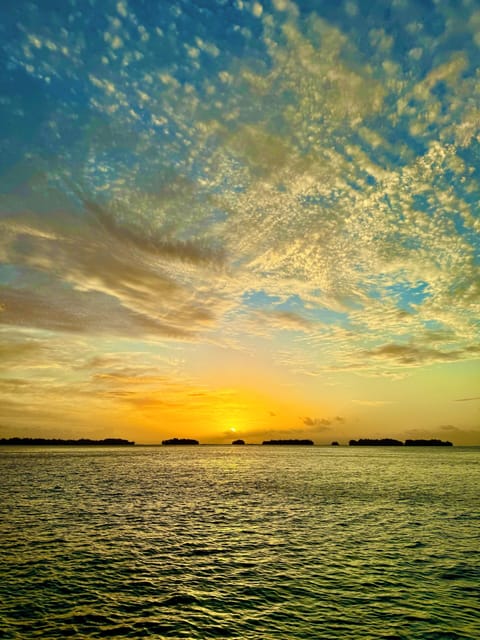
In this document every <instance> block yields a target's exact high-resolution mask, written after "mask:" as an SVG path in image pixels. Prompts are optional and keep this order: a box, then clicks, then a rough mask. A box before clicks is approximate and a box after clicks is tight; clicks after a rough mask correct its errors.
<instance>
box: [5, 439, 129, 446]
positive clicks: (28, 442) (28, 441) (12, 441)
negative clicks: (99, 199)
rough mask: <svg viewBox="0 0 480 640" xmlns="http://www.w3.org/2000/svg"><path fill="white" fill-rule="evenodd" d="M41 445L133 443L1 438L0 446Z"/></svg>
mask: <svg viewBox="0 0 480 640" xmlns="http://www.w3.org/2000/svg"><path fill="white" fill-rule="evenodd" d="M12 444H13V445H28V446H30V445H43V446H52V445H55V446H56V445H59V446H65V445H68V446H77V447H78V446H80V447H86V446H88V447H89V446H97V445H100V446H101V445H103V446H108V447H111V446H115V447H117V446H122V447H125V446H128V447H132V446H133V445H134V444H135V442H130V441H129V440H123V439H122V438H104V439H103V440H90V439H89V438H80V439H79V440H64V439H63V438H1V439H0V445H12Z"/></svg>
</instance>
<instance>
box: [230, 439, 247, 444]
mask: <svg viewBox="0 0 480 640" xmlns="http://www.w3.org/2000/svg"><path fill="white" fill-rule="evenodd" d="M232 444H245V440H241V439H240V440H234V441H233V442H232Z"/></svg>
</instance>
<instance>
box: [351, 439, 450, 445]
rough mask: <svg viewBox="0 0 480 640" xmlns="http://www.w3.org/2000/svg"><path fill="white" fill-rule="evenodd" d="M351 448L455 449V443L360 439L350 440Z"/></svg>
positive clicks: (432, 440)
mask: <svg viewBox="0 0 480 640" xmlns="http://www.w3.org/2000/svg"><path fill="white" fill-rule="evenodd" d="M348 444H349V445H350V446H351V447H403V446H405V447H453V443H451V442H449V441H448V440H438V439H437V438H432V439H431V440H405V444H404V443H403V442H402V441H401V440H395V439H394V438H360V439H359V440H350V442H349V443H348Z"/></svg>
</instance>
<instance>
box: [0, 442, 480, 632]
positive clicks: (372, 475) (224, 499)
mask: <svg viewBox="0 0 480 640" xmlns="http://www.w3.org/2000/svg"><path fill="white" fill-rule="evenodd" d="M0 479H1V482H0V545H1V546H0V553H1V556H0V638H12V639H25V638H48V639H53V638H237V639H238V640H246V639H250V638H251V639H255V640H267V639H268V640H283V639H285V640H295V639H297V638H298V639H300V638H302V639H303V638H308V639H314V638H341V639H342V640H347V639H350V638H351V639H359V638H362V639H365V638H390V639H394V638H412V639H423V638H431V639H437V638H469V639H472V640H478V639H479V638H480V498H479V495H480V448H461V447H453V448H441V447H440V448H435V447H426V448H422V447H419V448H416V447H413V448H398V447H391V448H388V447H387V448H385V447H354V448H352V447H350V448H349V447H338V448H336V447H295V446H293V447H284V446H281V447H278V446H277V447H274V446H271V447H266V446H244V447H232V446H228V447H226V446H200V447H134V448H122V447H118V448H103V447H86V448H76V447H51V448H47V447H45V448H42V447H30V448H28V447H1V448H0Z"/></svg>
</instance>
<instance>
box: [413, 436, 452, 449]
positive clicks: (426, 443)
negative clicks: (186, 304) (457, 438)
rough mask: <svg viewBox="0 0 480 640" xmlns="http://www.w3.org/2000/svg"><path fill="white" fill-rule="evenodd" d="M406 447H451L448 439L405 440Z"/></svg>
mask: <svg viewBox="0 0 480 640" xmlns="http://www.w3.org/2000/svg"><path fill="white" fill-rule="evenodd" d="M405 446H406V447H453V442H450V441H449V440H437V439H436V438H434V439H432V440H405Z"/></svg>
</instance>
